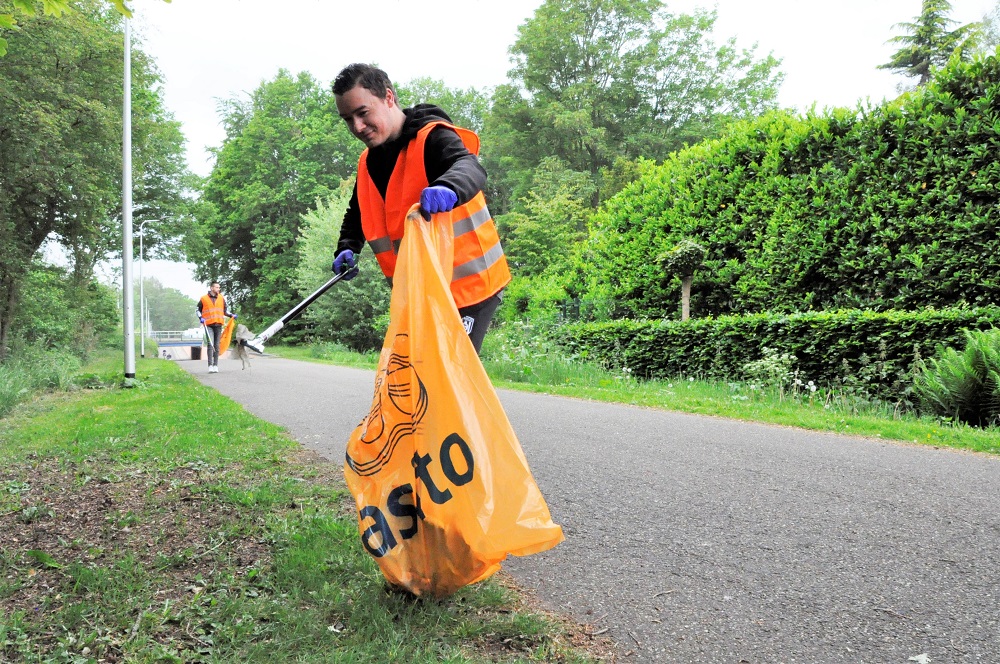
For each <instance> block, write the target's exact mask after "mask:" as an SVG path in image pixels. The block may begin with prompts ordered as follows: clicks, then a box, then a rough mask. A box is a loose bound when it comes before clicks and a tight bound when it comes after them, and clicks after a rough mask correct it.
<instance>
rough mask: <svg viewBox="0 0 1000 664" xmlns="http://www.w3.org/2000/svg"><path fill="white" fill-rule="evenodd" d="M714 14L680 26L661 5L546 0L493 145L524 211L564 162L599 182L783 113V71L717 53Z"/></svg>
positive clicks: (505, 94) (525, 33)
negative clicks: (619, 167) (525, 201)
mask: <svg viewBox="0 0 1000 664" xmlns="http://www.w3.org/2000/svg"><path fill="white" fill-rule="evenodd" d="M715 19H716V15H715V13H714V12H705V11H697V12H695V13H694V14H693V15H684V14H678V15H674V14H671V13H669V12H668V11H667V8H666V5H665V4H664V3H662V2H660V0H546V2H544V3H543V4H542V6H541V7H539V8H538V10H537V11H536V12H535V15H534V16H533V17H532V18H531V19H529V20H528V21H526V22H525V23H524V24H523V25H522V26H521V27H520V28H519V30H518V37H517V40H516V42H515V43H514V45H513V46H512V47H511V49H510V53H511V55H512V56H513V61H514V63H515V66H514V68H513V69H512V70H511V71H510V74H509V76H510V82H509V83H508V84H507V85H503V86H500V87H499V88H498V89H497V91H496V93H495V95H494V99H493V111H492V114H491V116H490V118H489V120H488V122H487V131H488V135H489V139H488V141H486V142H485V143H484V145H485V147H484V150H486V151H487V157H488V158H487V161H488V165H489V170H490V173H491V178H492V177H497V178H499V179H501V180H502V181H503V183H502V184H503V185H504V186H506V187H507V188H508V189H509V190H510V191H511V194H510V196H509V197H508V198H507V201H508V202H509V203H514V202H516V201H518V200H519V199H521V198H523V197H524V195H525V193H526V191H527V190H528V189H530V188H531V181H532V177H533V176H532V175H531V172H532V171H533V170H534V169H535V168H536V167H537V166H538V165H539V164H540V163H542V160H543V159H544V158H546V157H550V156H553V157H558V158H559V159H560V160H561V161H562V162H564V163H565V164H567V165H568V167H569V168H570V169H572V170H576V171H579V172H582V173H587V174H589V176H590V177H591V178H592V179H593V181H594V185H595V188H594V198H593V200H592V204H594V205H596V204H597V203H598V202H599V201H600V200H603V199H604V198H606V195H607V193H608V192H607V187H606V186H605V183H604V177H603V175H604V173H603V172H604V171H606V169H609V168H611V166H612V164H613V163H614V162H615V160H616V159H618V158H621V157H624V158H626V159H635V158H637V157H640V156H643V157H648V158H652V159H662V158H664V157H665V156H666V155H667V154H669V153H670V152H671V151H672V150H675V149H676V148H678V147H680V146H681V145H682V144H684V143H685V142H688V141H696V140H699V139H701V138H705V137H708V136H711V135H714V134H715V133H716V132H717V131H718V130H719V128H720V127H721V125H722V124H723V122H724V121H725V120H727V119H730V118H741V117H746V116H749V115H754V114H757V113H760V112H761V111H762V110H764V109H766V108H770V107H773V106H774V104H775V99H776V96H777V89H778V85H779V84H780V81H781V78H782V75H781V74H780V73H779V72H778V65H779V61H778V60H776V59H775V58H774V57H772V56H770V55H768V56H766V57H764V58H760V59H759V58H757V57H756V55H755V53H754V51H755V50H756V46H754V47H753V48H751V49H745V50H739V49H737V48H736V46H735V40H734V39H729V40H727V41H726V42H725V43H724V44H722V45H721V46H717V45H716V44H715V43H714V42H713V41H712V40H711V39H710V34H711V32H712V29H713V27H714V24H715Z"/></svg>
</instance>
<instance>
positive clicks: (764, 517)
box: [181, 357, 1000, 664]
mask: <svg viewBox="0 0 1000 664" xmlns="http://www.w3.org/2000/svg"><path fill="white" fill-rule="evenodd" d="M181 364H182V366H184V367H185V368H186V369H188V370H190V371H191V372H192V373H194V374H195V375H196V376H197V377H198V378H199V379H200V380H201V381H203V382H204V383H206V384H208V385H212V386H214V387H216V388H217V389H218V390H219V391H220V392H221V393H222V394H225V395H227V396H229V397H231V398H233V399H234V400H236V401H238V402H240V403H242V404H244V406H245V407H246V408H247V410H249V411H250V412H252V413H254V414H256V415H258V416H260V417H261V418H263V419H266V420H269V421H271V422H275V423H277V424H280V425H282V426H284V427H286V428H287V429H288V431H289V432H290V433H291V435H292V436H294V437H295V438H296V439H297V440H299V441H300V442H301V443H302V444H303V445H304V446H306V447H308V448H311V449H313V450H316V451H317V452H319V453H320V454H321V455H323V456H325V457H327V458H329V459H330V460H332V461H334V462H337V463H340V462H341V460H342V459H343V455H344V447H345V443H346V441H347V438H348V436H349V434H350V432H351V430H352V429H353V428H354V426H355V425H356V424H357V423H358V422H359V421H360V420H361V418H362V417H363V416H364V414H365V413H366V412H367V409H368V406H369V403H370V399H371V393H372V388H373V383H374V373H373V372H371V371H361V370H354V369H344V368H338V367H333V366H326V365H319V364H310V363H303V362H294V361H290V360H281V359H277V358H267V357H264V358H258V357H255V358H253V365H252V368H251V369H249V370H247V371H241V370H240V363H239V361H237V360H229V359H224V360H222V362H221V364H220V367H221V369H222V372H221V373H219V374H212V375H209V374H208V373H207V367H206V366H205V364H204V363H203V362H193V361H187V362H182V363H181ZM679 389H683V387H682V386H681V387H679ZM500 398H501V401H502V403H503V406H504V409H505V410H506V412H507V415H508V417H509V418H510V420H511V423H512V424H513V426H514V429H515V431H517V433H518V437H519V439H520V441H521V445H522V447H523V448H524V451H525V455H526V456H527V458H528V462H529V464H530V466H531V469H532V472H533V473H534V475H535V478H536V480H537V481H538V484H539V486H540V487H541V489H542V493H543V494H544V495H545V497H546V500H547V501H548V504H549V507H550V509H551V511H552V515H553V518H554V519H555V521H556V522H557V523H560V524H561V525H562V526H563V529H564V531H565V533H566V541H565V542H563V543H562V544H560V545H559V546H557V547H556V548H554V549H553V550H551V551H548V552H545V553H542V554H538V555H535V556H529V557H526V558H512V559H509V560H508V562H507V563H505V565H504V568H505V569H506V570H507V571H509V572H511V573H512V574H513V575H514V577H515V578H516V579H517V580H518V582H519V583H520V584H521V585H522V586H523V587H525V588H526V589H529V590H531V591H533V592H534V593H535V595H536V596H537V597H538V598H539V599H540V600H541V601H542V602H543V603H544V604H545V605H547V606H548V607H549V608H551V609H553V610H555V611H558V612H560V613H562V614H564V615H567V616H570V617H572V618H574V619H576V620H577V621H578V622H581V623H585V624H587V625H588V626H589V629H590V630H591V631H593V632H602V630H606V631H603V632H602V633H603V635H604V636H606V637H610V638H611V639H613V640H614V641H615V643H616V644H617V645H616V649H617V660H618V661H620V662H671V663H681V664H686V663H689V662H690V663H694V662H707V663H712V664H716V663H719V664H723V663H732V664H740V663H744V662H746V663H751V664H771V663H778V662H784V663H787V664H791V663H793V662H796V663H817V664H825V663H835V662H849V663H851V664H861V663H872V664H895V663H899V664H909V662H911V661H915V662H921V661H924V662H930V663H931V664H944V663H965V662H985V663H991V664H992V663H996V662H1000V459H997V458H993V457H988V456H985V455H977V454H970V453H962V452H955V451H950V450H939V449H933V448H930V447H917V446H907V445H898V444H889V443H884V442H879V441H876V440H870V439H862V438H853V437H848V436H838V435H828V434H816V433H809V432H806V431H801V430H797V429H792V428H785V427H775V426H765V425H757V424H749V423H745V422H738V421H732V420H725V419H721V418H711V417H700V416H692V415H683V414H676V413H670V412H662V411H656V410H651V409H644V408H636V407H630V406H618V405H610V404H602V403H595V402H588V401H583V400H578V399H567V398H560V397H551V396H543V395H535V394H527V393H520V392H513V391H506V390H501V391H500ZM921 655H923V656H925V657H921Z"/></svg>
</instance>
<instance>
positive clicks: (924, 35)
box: [879, 0, 981, 86]
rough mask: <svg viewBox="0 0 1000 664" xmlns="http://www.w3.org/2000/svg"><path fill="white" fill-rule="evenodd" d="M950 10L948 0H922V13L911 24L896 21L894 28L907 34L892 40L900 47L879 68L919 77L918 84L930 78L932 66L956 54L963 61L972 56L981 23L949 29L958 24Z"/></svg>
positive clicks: (942, 62)
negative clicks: (950, 15)
mask: <svg viewBox="0 0 1000 664" xmlns="http://www.w3.org/2000/svg"><path fill="white" fill-rule="evenodd" d="M950 11H951V3H950V2H948V0H923V3H922V5H921V10H920V15H919V16H915V17H914V19H913V22H912V23H897V24H896V26H895V27H897V28H902V29H903V30H905V31H906V33H907V34H903V35H897V36H896V37H893V38H892V39H890V40H889V43H890V44H899V45H900V48H899V50H898V51H896V52H895V53H893V55H892V59H891V60H890V61H889V62H887V63H885V64H882V65H879V69H891V70H892V71H894V72H896V73H897V74H903V75H904V76H909V77H911V78H912V77H918V81H917V85H918V86H921V85H924V84H925V83H927V81H929V80H930V78H931V72H932V70H933V69H935V68H937V67H941V66H942V65H944V64H946V63H947V62H948V60H950V59H951V57H952V56H953V55H958V56H959V57H960V58H962V59H963V60H968V59H969V58H971V57H972V54H973V52H974V50H975V46H976V37H977V36H979V35H980V29H981V25H980V24H979V23H969V24H968V25H963V26H961V27H959V28H956V29H954V30H949V28H950V27H951V26H952V25H955V24H956V23H957V21H954V20H952V19H950V18H948V13H949V12H950Z"/></svg>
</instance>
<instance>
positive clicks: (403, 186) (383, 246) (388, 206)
mask: <svg viewBox="0 0 1000 664" xmlns="http://www.w3.org/2000/svg"><path fill="white" fill-rule="evenodd" d="M438 125H442V126H445V127H448V128H450V129H452V130H454V131H455V132H456V133H457V134H458V135H459V136H460V137H461V138H462V142H463V143H465V146H466V149H468V150H469V152H471V153H472V154H477V153H478V152H479V137H478V136H476V134H475V133H474V132H471V131H469V130H468V129H462V128H461V127H455V126H453V125H450V124H448V123H446V122H433V123H430V124H428V125H425V126H423V127H421V129H420V131H419V132H418V133H417V136H416V137H415V138H414V139H413V140H412V141H410V142H409V143H408V144H407V145H406V146H405V147H404V148H403V149H402V150H401V151H400V153H399V157H398V158H397V159H396V165H395V167H394V169H393V171H392V176H391V177H390V178H389V185H388V187H387V188H386V196H385V199H383V198H382V196H381V194H380V193H379V191H378V188H377V187H376V186H375V183H374V182H372V179H371V176H370V175H369V174H368V165H367V157H368V151H367V150H365V151H364V152H363V153H362V154H361V159H360V160H359V161H358V184H357V188H358V206H359V208H360V210H361V227H362V230H363V231H364V234H365V239H367V241H368V244H369V246H371V248H372V251H373V252H374V253H375V258H376V259H377V260H378V263H379V266H380V267H381V268H382V272H383V273H384V274H385V275H386V276H387V277H390V278H391V277H392V275H393V273H394V272H395V270H396V254H397V253H398V252H399V244H400V242H401V241H402V237H403V221H404V219H405V218H406V213H407V211H408V210H409V208H410V206H412V205H413V203H415V202H417V201H419V200H420V192H421V191H423V189H424V188H425V187H427V186H428V182H427V172H426V169H425V167H424V144H425V143H426V140H427V136H428V135H429V134H430V132H431V130H433V129H434V128H435V127H436V126H438ZM434 219H435V221H439V220H440V221H444V222H450V223H451V224H452V228H453V231H454V236H455V258H454V264H453V273H452V280H451V292H452V296H453V297H454V298H455V303H456V304H457V305H458V306H459V307H460V308H461V307H465V306H469V305H472V304H476V303H478V302H482V301H483V300H485V299H486V298H488V297H490V296H491V295H493V294H494V293H496V292H498V291H499V290H500V289H502V288H503V287H504V286H506V285H507V284H508V283H509V282H510V269H509V267H508V266H507V259H506V257H505V256H504V253H503V248H502V247H501V245H500V236H499V234H498V233H497V228H496V224H495V223H494V222H493V218H492V216H491V215H490V211H489V209H488V208H487V207H486V198H485V197H484V196H483V193H482V192H478V193H477V194H476V195H475V196H474V197H473V198H472V200H470V201H469V202H468V203H465V204H463V205H459V206H456V207H455V209H454V210H452V211H451V212H450V213H447V212H445V213H440V214H438V215H435V217H434Z"/></svg>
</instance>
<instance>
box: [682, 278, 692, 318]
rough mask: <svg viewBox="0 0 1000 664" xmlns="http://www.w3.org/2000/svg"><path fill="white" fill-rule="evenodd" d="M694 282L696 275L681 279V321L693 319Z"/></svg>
mask: <svg viewBox="0 0 1000 664" xmlns="http://www.w3.org/2000/svg"><path fill="white" fill-rule="evenodd" d="M693 281H694V275H692V276H689V277H681V320H687V319H688V318H690V317H691V282H693Z"/></svg>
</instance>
